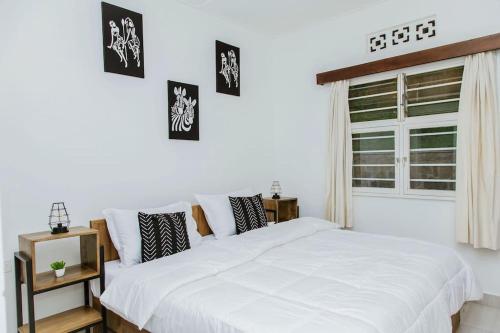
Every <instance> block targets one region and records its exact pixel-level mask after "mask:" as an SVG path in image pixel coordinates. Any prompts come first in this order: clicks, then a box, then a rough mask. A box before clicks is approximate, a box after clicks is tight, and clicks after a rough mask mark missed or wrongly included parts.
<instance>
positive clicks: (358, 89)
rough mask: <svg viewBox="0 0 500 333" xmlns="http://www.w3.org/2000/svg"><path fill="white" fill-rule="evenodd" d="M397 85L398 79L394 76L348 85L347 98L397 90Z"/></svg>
mask: <svg viewBox="0 0 500 333" xmlns="http://www.w3.org/2000/svg"><path fill="white" fill-rule="evenodd" d="M397 87H398V80H397V79H396V78H394V79H389V80H383V81H377V82H370V83H365V84H358V85H355V86H351V87H349V98H351V97H360V96H367V95H375V94H380V93H386V92H394V91H396V90H397Z"/></svg>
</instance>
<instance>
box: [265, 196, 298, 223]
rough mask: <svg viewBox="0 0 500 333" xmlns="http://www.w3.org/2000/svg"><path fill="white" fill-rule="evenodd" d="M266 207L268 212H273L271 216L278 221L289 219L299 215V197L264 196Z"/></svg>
mask: <svg viewBox="0 0 500 333" xmlns="http://www.w3.org/2000/svg"><path fill="white" fill-rule="evenodd" d="M264 208H265V209H266V211H267V212H272V213H273V216H272V217H271V216H269V217H270V218H271V219H272V220H274V222H276V223H280V222H285V221H289V220H292V219H295V218H298V217H299V206H298V199H297V198H290V197H281V198H279V199H273V198H264Z"/></svg>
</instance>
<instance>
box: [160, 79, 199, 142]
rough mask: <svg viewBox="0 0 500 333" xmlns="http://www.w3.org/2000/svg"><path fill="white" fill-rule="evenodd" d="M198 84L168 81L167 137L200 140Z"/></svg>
mask: <svg viewBox="0 0 500 333" xmlns="http://www.w3.org/2000/svg"><path fill="white" fill-rule="evenodd" d="M199 111H200V100H199V95H198V86H195V85H192V84H187V83H182V82H175V81H168V112H169V115H168V138H169V139H171V140H172V139H174V140H195V141H199V140H200V131H199V123H200V116H199V115H200V112H199Z"/></svg>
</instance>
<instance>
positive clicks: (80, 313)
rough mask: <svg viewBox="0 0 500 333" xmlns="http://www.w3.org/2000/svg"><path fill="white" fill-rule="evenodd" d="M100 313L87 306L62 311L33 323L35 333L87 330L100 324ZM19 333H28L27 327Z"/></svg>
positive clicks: (66, 332) (23, 327)
mask: <svg viewBox="0 0 500 333" xmlns="http://www.w3.org/2000/svg"><path fill="white" fill-rule="evenodd" d="M101 319H102V317H101V313H100V312H99V311H97V310H94V309H93V308H91V307H88V306H81V307H79V308H76V309H72V310H68V311H64V312H61V313H58V314H56V315H53V316H50V317H46V318H43V319H40V320H37V321H36V322H35V331H36V333H54V332H58V333H70V332H75V331H78V330H82V329H86V328H89V327H91V326H93V325H95V324H98V323H100V322H101ZM18 331H19V333H30V328H29V325H28V324H26V325H23V326H21V327H19V329H18Z"/></svg>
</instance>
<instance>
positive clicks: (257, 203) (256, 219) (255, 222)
mask: <svg viewBox="0 0 500 333" xmlns="http://www.w3.org/2000/svg"><path fill="white" fill-rule="evenodd" d="M229 202H230V203H231V207H232V208H233V215H234V220H235V221H236V233H237V234H241V233H244V232H246V231H249V230H253V229H258V228H262V227H267V216H266V210H265V208H264V202H263V201H262V194H258V195H255V196H253V197H229Z"/></svg>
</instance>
